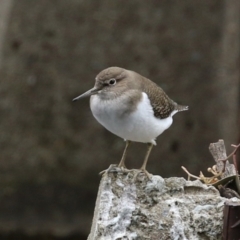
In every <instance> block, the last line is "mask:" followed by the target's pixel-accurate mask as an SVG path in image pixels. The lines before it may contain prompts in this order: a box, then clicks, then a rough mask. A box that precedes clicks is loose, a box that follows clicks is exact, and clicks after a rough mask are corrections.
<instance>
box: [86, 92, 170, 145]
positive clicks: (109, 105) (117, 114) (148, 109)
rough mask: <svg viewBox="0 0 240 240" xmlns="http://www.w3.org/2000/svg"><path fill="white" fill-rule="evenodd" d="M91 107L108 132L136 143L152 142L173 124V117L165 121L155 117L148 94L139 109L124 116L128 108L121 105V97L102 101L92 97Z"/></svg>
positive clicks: (96, 96)
mask: <svg viewBox="0 0 240 240" xmlns="http://www.w3.org/2000/svg"><path fill="white" fill-rule="evenodd" d="M90 107H91V110H92V113H93V116H94V117H95V118H96V119H97V121H98V122H99V123H101V124H102V125H103V126H104V127H105V128H106V129H107V130H109V131H110V132H112V133H114V134H115V135H117V136H119V137H121V138H124V139H126V140H131V141H134V142H143V143H147V142H151V143H153V144H155V139H156V137H157V136H159V135H160V134H161V133H162V132H163V131H165V130H166V129H168V128H169V127H170V126H171V124H172V121H173V120H172V115H173V114H172V115H171V116H170V117H168V118H165V119H158V118H156V117H155V116H154V113H153V109H152V106H151V104H150V101H149V98H148V96H147V94H146V93H142V99H141V101H140V102H139V104H138V106H137V109H136V110H135V111H133V112H131V113H128V114H123V112H125V111H126V106H124V105H123V104H121V97H119V98H115V99H114V100H102V99H101V98H100V97H99V96H98V95H93V96H91V100H90Z"/></svg>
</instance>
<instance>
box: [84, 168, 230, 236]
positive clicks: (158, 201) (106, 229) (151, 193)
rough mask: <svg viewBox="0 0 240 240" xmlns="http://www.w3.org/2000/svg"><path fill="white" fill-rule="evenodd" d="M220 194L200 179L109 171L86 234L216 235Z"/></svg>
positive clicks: (221, 203) (218, 232) (220, 213)
mask: <svg viewBox="0 0 240 240" xmlns="http://www.w3.org/2000/svg"><path fill="white" fill-rule="evenodd" d="M225 200H226V199H225V198H222V197H220V196H219V193H218V191H217V190H216V189H215V188H214V187H212V186H207V185H205V184H203V183H201V182H200V181H187V180H185V179H184V178H177V177H172V178H168V179H163V178H162V177H160V176H152V177H151V179H148V177H147V176H146V175H145V174H142V173H139V174H137V173H136V171H131V172H123V171H115V172H111V171H110V172H108V173H106V174H105V175H104V176H103V177H102V180H101V184H100V188H99V193H98V199H97V203H96V207H95V213H94V219H93V225H92V229H91V233H90V235H89V238H88V240H94V239H99V240H103V239H104V240H108V239H109V240H113V239H118V240H120V239H128V240H134V239H140V240H141V239H151V240H154V239H156V240H157V239H169V240H170V239H174V240H175V239H176V240H177V239H179V240H182V239H183V240H185V239H194V240H195V239H208V240H217V239H221V233H222V225H223V207H224V202H225Z"/></svg>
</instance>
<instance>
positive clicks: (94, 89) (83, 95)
mask: <svg viewBox="0 0 240 240" xmlns="http://www.w3.org/2000/svg"><path fill="white" fill-rule="evenodd" d="M97 92H98V89H97V88H95V87H94V88H92V89H90V90H88V91H87V92H85V93H83V94H81V95H80V96H78V97H76V98H74V99H73V100H72V101H73V102H75V101H77V100H79V99H81V98H85V97H89V96H91V95H93V94H96V93H97Z"/></svg>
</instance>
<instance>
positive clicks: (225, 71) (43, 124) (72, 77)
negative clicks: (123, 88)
mask: <svg viewBox="0 0 240 240" xmlns="http://www.w3.org/2000/svg"><path fill="white" fill-rule="evenodd" d="M0 9H1V10H0V13H1V14H0V26H1V27H0V79H1V80H0V94H1V101H0V114H1V118H0V121H1V123H0V146H1V152H0V156H1V157H0V177H1V181H0V182H1V196H0V199H1V203H2V204H1V205H0V213H1V214H0V232H3V233H10V232H13V231H20V232H21V231H22V232H24V233H26V234H29V235H34V234H35V236H36V234H38V233H41V234H45V233H46V234H52V235H53V236H65V237H67V236H70V235H71V234H79V236H80V234H81V235H82V236H83V237H82V238H81V239H86V236H87V234H88V233H89V230H90V224H91V219H92V214H93V209H94V203H95V199H96V194H97V187H98V184H99V180H100V176H99V175H98V173H99V172H100V171H102V170H103V169H106V168H107V167H108V166H109V165H110V164H113V163H115V164H116V163H118V162H119V160H120V158H121V154H122V152H123V148H124V142H123V140H122V139H119V138H118V137H116V136H114V135H112V134H111V133H109V132H108V131H107V130H105V129H104V128H103V127H102V126H100V125H99V124H98V123H97V122H96V120H95V119H94V118H93V117H92V114H91V112H90V109H89V100H88V99H85V100H82V101H79V102H77V103H74V104H73V103H72V102H71V100H72V98H74V97H76V96H77V95H79V94H80V93H82V92H84V91H86V90H88V89H89V88H91V87H92V86H93V84H94V78H95V76H96V75H97V74H98V72H99V71H101V70H102V69H104V68H106V67H109V66H120V67H124V68H127V69H131V70H134V71H136V72H139V73H140V74H142V75H144V76H146V77H148V78H150V79H152V80H153V81H155V82H156V83H158V84H159V85H160V86H161V87H162V88H163V89H164V90H165V91H166V92H167V93H168V95H169V96H170V97H171V98H172V99H174V100H175V101H177V102H178V103H181V104H185V105H189V107H190V110H189V111H188V112H182V113H179V114H177V115H175V116H174V123H173V125H172V126H171V128H170V129H169V130H167V131H166V132H165V133H164V134H162V135H161V136H159V138H158V141H157V143H158V145H157V146H156V147H155V148H154V149H153V151H152V154H151V156H150V159H149V163H148V166H147V169H148V170H149V172H151V173H153V174H159V175H161V176H163V177H170V176H185V174H184V173H183V171H182V170H181V166H182V165H184V166H185V167H187V168H188V169H189V171H190V172H192V173H194V174H199V171H200V170H202V171H204V172H206V168H207V167H208V166H212V165H213V164H214V162H213V160H212V157H211V155H210V154H209V151H208V146H209V144H210V143H211V142H215V141H217V140H218V139H220V138H221V139H224V140H225V142H226V145H227V147H228V150H229V151H230V150H231V148H230V144H231V143H236V141H237V138H238V136H239V125H238V124H239V115H238V114H239V105H240V104H239V42H240V41H239V29H240V27H239V10H240V8H239V2H238V0H229V1H223V0H215V1H213V0H210V1H209V0H202V1H191V0H186V1H157V0H151V1H136V0H133V1H110V0H103V1H93V0H89V1H83V0H68V1H64V0H58V1H56V0H55V1H54V0H52V1H49V0H39V1H31V0H21V1H19V0H12V1H7V0H0ZM145 150H146V149H145V146H144V145H143V144H133V145H132V146H131V149H130V150H129V154H128V157H127V162H126V164H127V166H128V167H129V168H138V167H140V166H141V164H142V161H143V158H144V154H145ZM79 239H80V238H79Z"/></svg>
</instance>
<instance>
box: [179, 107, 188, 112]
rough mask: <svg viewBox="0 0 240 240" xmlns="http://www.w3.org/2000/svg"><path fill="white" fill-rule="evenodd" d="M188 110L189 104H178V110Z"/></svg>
mask: <svg viewBox="0 0 240 240" xmlns="http://www.w3.org/2000/svg"><path fill="white" fill-rule="evenodd" d="M187 110H188V106H183V105H177V111H178V112H181V111H187Z"/></svg>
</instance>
